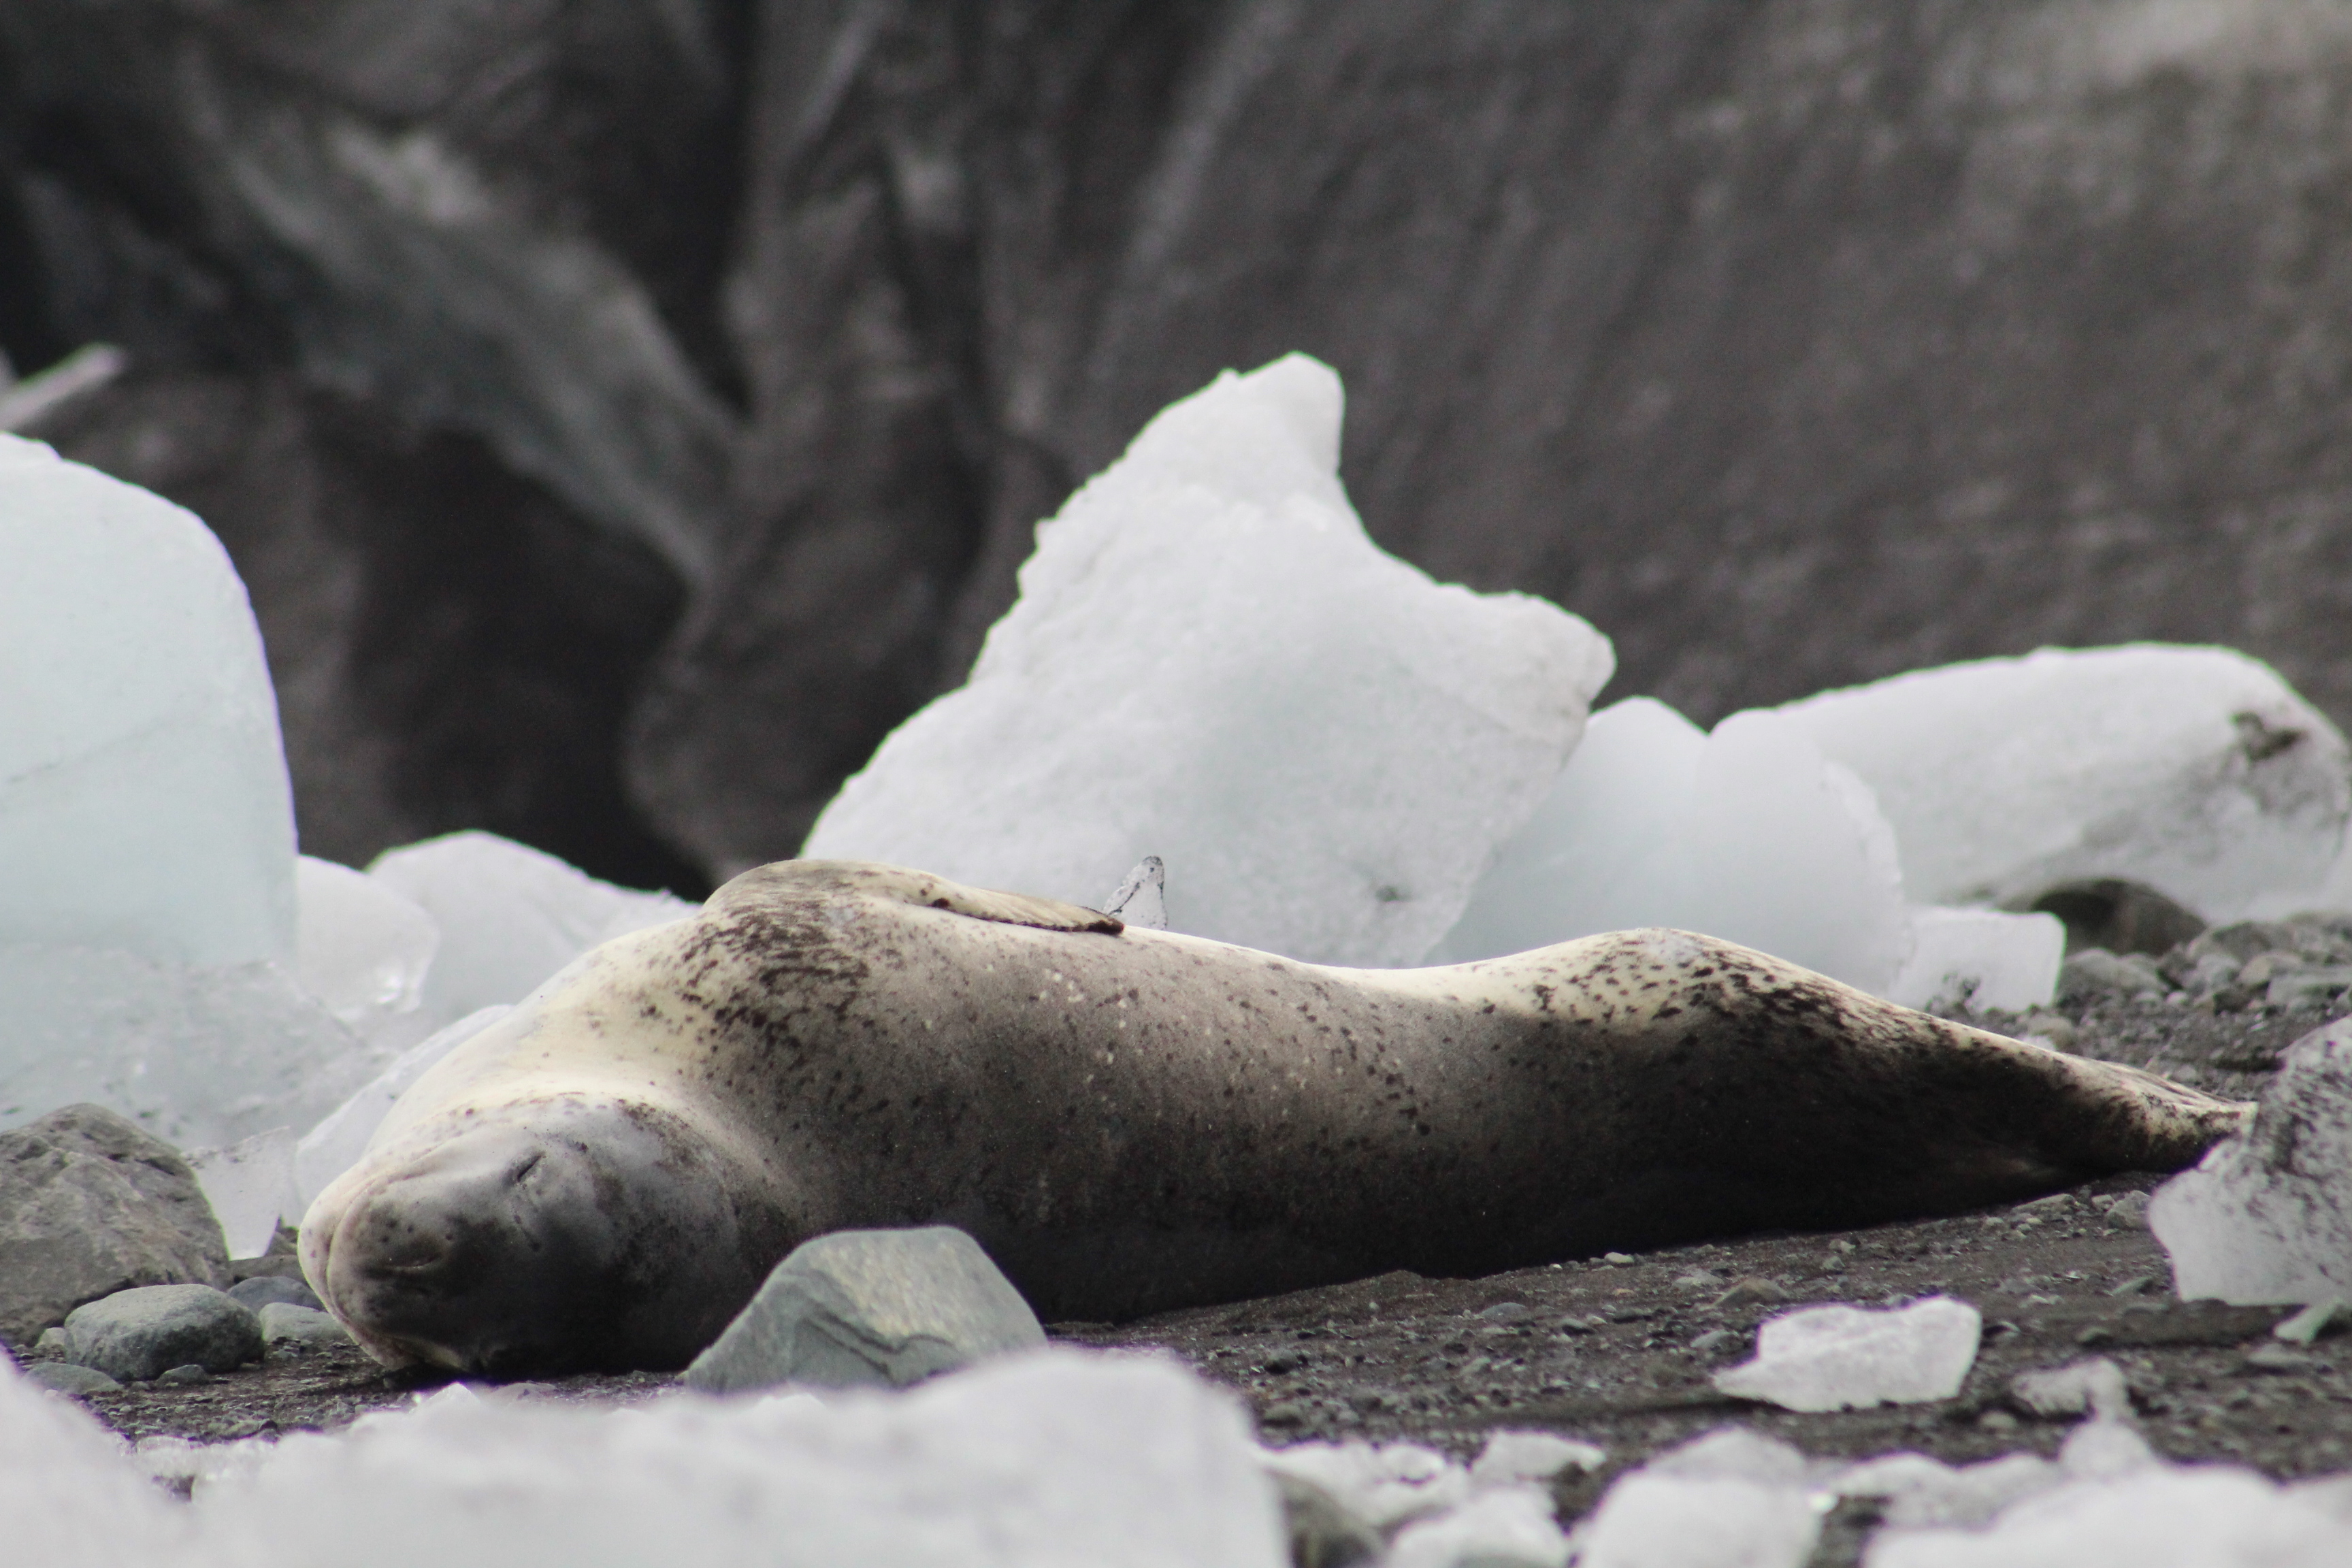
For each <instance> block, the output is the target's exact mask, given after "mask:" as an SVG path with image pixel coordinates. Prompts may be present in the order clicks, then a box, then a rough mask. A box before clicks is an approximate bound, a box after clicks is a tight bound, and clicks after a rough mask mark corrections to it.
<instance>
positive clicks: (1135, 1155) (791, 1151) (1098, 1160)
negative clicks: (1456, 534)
mask: <svg viewBox="0 0 2352 1568" xmlns="http://www.w3.org/2000/svg"><path fill="white" fill-rule="evenodd" d="M2250 1109H2251V1108H2249V1107H2245V1106H2240V1105H2234V1104H2231V1103H2228V1102H2225V1101H2221V1100H2214V1099H2211V1098H2209V1097H2207V1096H2205V1095H2203V1094H2200V1093H2198V1092H2196V1091H2195V1090H2192V1089H2186V1088H2183V1087H2181V1086H2179V1085H2177V1084H2173V1083H2170V1082H2168V1081H2167V1080H2165V1079H2160V1078H2158V1077H2155V1076H2153V1075H2151V1074H2148V1073H2145V1072H2140V1071H2137V1070H2135V1069H2132V1068H2125V1067H2117V1066H2111V1065H2109V1064H2106V1063H2103V1062H2095V1061H2089V1060H2084V1059H2080V1058H2072V1057H2067V1056H2063V1055H2061V1054H2059V1053H2058V1052H2056V1051H2053V1050H2049V1049H2045V1048H2043V1047H2040V1046H2038V1045H2034V1044H2032V1043H2021V1042H2019V1041H2016V1040H2011V1039H2005V1038H2002V1037H1999V1036H1995V1035H1990V1034H1986V1033H1983V1032H1980V1031H1978V1030H1974V1029H1970V1028H1966V1027H1963V1026H1960V1025H1958V1024H1953V1023H1948V1022H1945V1021H1943V1020H1940V1019H1937V1018H1934V1017H1930V1016H1927V1015H1924V1014H1920V1013H1916V1012H1912V1011H1909V1010H1908V1009H1906V1008H1902V1007H1898V1006H1895V1005H1892V1004H1889V1003H1885V1002H1882V1001H1879V1000H1877V999H1876V998H1874V997H1871V996H1868V995H1865V994H1863V993H1861V992H1858V991H1854V990H1852V989H1850V988H1848V987H1846V986H1844V985H1842V984H1838V983H1836V982H1834V981H1832V980H1828V979H1825V978H1823V977H1822V976H1821V975H1818V974H1813V973H1810V972H1807V971H1805V970H1801V969H1798V968H1796V967H1794V966H1792V965H1790V964H1787V963H1781V962H1780V961H1779V960H1776V959H1773V958H1769V957H1767V956H1765V955H1764V954H1761V953H1758V952H1750V951H1748V950H1747V949H1744V948H1740V947H1738V946H1735V945H1733V944H1731V943H1728V942H1718V941H1715V940H1712V939H1710V938H1707V937H1703V936H1696V935H1693V934H1691V933H1688V932H1684V931H1664V930H1651V931H1623V932H1618V933H1614V934H1611V935H1606V936H1596V937H1590V938H1586V939H1583V940H1580V941H1576V942H1563V943H1560V944H1559V945H1557V946H1553V947H1548V948H1542V949H1538V950H1537V951H1534V952H1525V953H1520V954H1517V955H1516V956H1514V957H1508V958H1500V959H1491V960H1486V961H1483V962H1479V963H1463V964H1457V965H1452V966H1448V967H1443V968H1431V969H1419V970H1351V969H1337V968H1327V967H1321V966H1318V965H1316V964H1311V963H1297V962H1294V961H1292V960H1290V959H1286V958H1281V957H1277V956H1276V955H1274V954H1271V953H1265V952H1255V951H1252V950H1250V949H1246V948H1240V947H1233V946H1228V945H1226V944H1224V943H1221V942H1211V941H1207V940H1204V939H1202V938H1200V937H1193V936H1185V935H1181V934H1177V933H1173V932H1168V931H1148V930H1141V929H1138V928H1132V927H1123V926H1122V925H1121V924H1120V922H1119V921H1117V920H1116V919H1113V918H1112V917H1109V916H1106V915H1103V914H1099V913H1097V911H1095V910H1087V909H1081V908H1078V907H1076V906H1075V905H1070V904H1063V903H1057V902H1055V901H1053V900H1045V899H1034V898H1026V897H1022V896H1019V895H1013V894H1006V893H996V892H988V891H984V890H981V889H970V888H964V887H960V886H957V885H956V884H953V883H950V882H948V881H946V880H945V879H940V878H938V877H934V876H930V875H929V874H927V873H923V872H919V871H910V870H904V869H900V868H894V867H885V866H875V865H865V864H859V863H853V862H826V861H786V862H782V863H779V864H776V865H772V866H767V867H762V868H758V869H755V870H752V871H749V872H746V873H744V874H743V875H742V876H740V877H738V878H737V879H734V880H733V881H731V882H730V883H728V884H727V885H726V886H725V887H723V888H721V889H719V891H718V892H717V893H716V894H714V895H713V896H712V898H711V899H710V900H709V903H708V904H707V905H706V906H705V907H704V909H703V910H702V912H701V913H700V914H699V915H698V916H697V917H695V918H693V919H691V920H687V921H680V922H678V923H677V924H673V925H668V926H661V927H656V928H654V929H652V930H649V931H640V932H637V933H635V934H633V935H630V936H625V937H623V938H620V939H619V940H617V941H615V942H609V943H606V944H605V945H604V946H603V947H600V948H598V949H596V950H595V951H593V952H591V953H589V954H587V955H586V956H584V957H583V958H582V959H580V960H579V961H577V962H576V963H573V964H572V966H571V967H570V968H568V969H567V970H565V971H564V972H563V973H561V974H559V975H557V976H556V977H554V978H553V979H552V980H551V981H550V982H548V984H546V985H544V986H542V987H541V989H540V991H539V992H537V993H536V994H533V995H532V996H531V997H530V998H529V999H528V1000H527V1001H526V1002H525V1003H524V1004H523V1005H521V1006H520V1007H519V1008H517V1009H516V1011H515V1012H514V1013H513V1014H511V1015H509V1016H508V1017H507V1018H505V1019H504V1020H502V1021H501V1022H499V1024H497V1025H495V1026H492V1027H490V1028H489V1029H488V1030H487V1031H485V1032H484V1033H482V1034H481V1035H478V1036H477V1037H475V1038H473V1039H472V1040H470V1041H468V1042H467V1043H466V1044H464V1045H463V1046H461V1047H458V1048H457V1050H456V1051H455V1052H453V1053H452V1054H451V1055H450V1056H449V1057H448V1058H445V1059H444V1060H443V1061H442V1062H441V1063H440V1064H439V1065H438V1066H436V1068H433V1069H432V1070H431V1071H430V1072H428V1073H427V1074H426V1075H425V1077H424V1078H423V1079H420V1080H419V1081H418V1082H417V1083H416V1085H415V1087H414V1088H413V1089H410V1090H409V1092H408V1093H407V1094H406V1095H405V1096H404V1098H403V1099H402V1100H400V1101H399V1102H398V1103H397V1104H396V1105H395V1106H394V1109H393V1110H392V1112H391V1114H390V1115H389V1116H388V1117H387V1118H386V1120H385V1122H384V1124H383V1127H382V1128H381V1129H380V1130H379V1131H378V1132H377V1135H376V1138H375V1140H374V1142H373V1143H372V1144H371V1145H370V1147H369V1150H368V1152H367V1153H366V1154H365V1155H364V1156H363V1157H362V1160H361V1162H360V1163H359V1164H358V1165H356V1166H355V1167H354V1168H353V1169H352V1170H351V1171H349V1172H347V1173H345V1174H344V1175H343V1176H342V1177H341V1178H340V1179H339V1180H337V1181H336V1182H335V1183H334V1184H331V1186H330V1187H329V1188H328V1189H327V1190H326V1191H325V1192H323V1193H322V1194H320V1196H319V1198H318V1200H317V1202H316V1203H315V1204H314V1205H312V1206H311V1208H310V1213H309V1214H308V1215H306V1216H305V1218H304V1220H303V1224H302V1233H301V1234H302V1240H301V1249H302V1266H303V1270H304V1272H305V1273H306V1274H307V1275H308V1277H309V1279H310V1283H311V1285H312V1287H313V1288H314V1289H317V1291H318V1293H319V1295H320V1298H321V1299H322V1300H324V1301H325V1302H326V1303H327V1305H328V1307H329V1308H330V1310H332V1311H333V1312H334V1314H335V1315H336V1316H337V1317H338V1318H340V1319H341V1321H343V1323H344V1324H345V1325H346V1326H347V1327H349V1328H350V1330H351V1331H352V1333H353V1334H354V1336H356V1337H357V1338H358V1340H359V1341H360V1342H361V1343H362V1345H363V1346H365V1347H366V1348H367V1349H368V1350H369V1351H370V1352H372V1353H373V1354H374V1355H375V1356H376V1357H377V1358H378V1359H379V1360H382V1361H384V1362H387V1363H394V1364H397V1363H431V1364H436V1365H440V1366H445V1367H449V1368H454V1369H457V1370H460V1371H463V1372H467V1373H481V1374H487V1375H491V1376H499V1375H509V1376H511V1375H523V1374H530V1373H549V1372H556V1371H563V1370H571V1369H590V1368H605V1369H620V1368H630V1367H645V1368H665V1367H674V1366H677V1365H681V1364H683V1363H685V1362H686V1361H687V1360H688V1359H689V1358H691V1357H692V1356H693V1354H694V1353H695V1352H697V1351H698V1350H699V1349H700V1348H701V1347H702V1346H703V1345H704V1344H705V1343H707V1342H709V1340H710V1339H712V1338H713V1337H715V1336H716V1335H717V1333H718V1332H719V1330H720V1329H721V1328H722V1327H723V1326H724V1325H725V1324H726V1323H727V1321H729V1319H730V1316H731V1315H732V1314H733V1313H734V1312H735V1311H736V1310H737V1309H738V1308H739V1307H740V1306H741V1305H742V1303H743V1302H744V1301H745V1300H747V1299H748V1298H749V1297H750V1296H751V1293H752V1291H753V1290H754V1289H756V1288H757V1287H758V1286H759V1284H760V1283H761V1280H762V1279H764V1278H765V1277H766V1275H767V1273H768V1271H769V1269H770V1268H771V1267H772V1265H774V1264H775V1263H776V1262H777V1261H778V1260H779V1259H780V1258H782V1257H783V1256H784V1255H785V1254H786V1253H787V1252H788V1251H790V1250H791V1249H792V1248H793V1247H794V1246H796V1245H797V1244H798V1243H800V1242H801V1241H803V1240H804V1239H806V1238H808V1237H812V1236H815V1235H818V1234H821V1233H824V1232H826V1231H831V1230H836V1229H843V1228H848V1227H857V1226H916V1225H934V1224H945V1225H952V1226H960V1227H961V1228H962V1229H963V1230H965V1231H967V1232H969V1233H970V1234H971V1236H972V1237H975V1238H976V1239H977V1240H978V1241H979V1242H980V1243H981V1245H982V1247H985V1248H986V1249H987V1250H988V1252H989V1254H990V1256H992V1258H994V1259H995V1260H996V1262H997V1263H998V1265H999V1266H1000V1267H1001V1268H1003V1269H1004V1271H1005V1272H1006V1274H1007V1275H1009V1276H1010V1277H1011V1279H1013V1282H1014V1283H1015V1284H1016V1285H1017V1286H1018V1287H1019V1288H1020V1289H1021V1290H1022V1292H1023V1293H1024V1295H1025V1296H1027V1297H1028V1299H1029V1300H1030V1301H1031V1303H1032V1304H1033V1305H1034V1307H1035V1308H1036V1309H1037V1310H1038V1312H1039V1314H1040V1315H1041V1316H1042V1317H1044V1318H1045V1319H1046V1320H1047V1321H1053V1320H1055V1319H1068V1318H1085V1319H1093V1320H1118V1319H1124V1318H1128V1317H1132V1316H1136V1315H1139V1314H1143V1313H1148V1312H1152V1311H1158V1310H1165V1309H1169V1308H1174V1307H1180V1306H1186V1305H1192V1304H1197V1303H1205V1302H1212V1301H1218V1300H1239V1299H1243V1298H1246V1297H1251V1296H1258V1295H1265V1294H1268V1293H1272V1292H1276V1291H1282V1290H1287V1289H1297V1288H1301V1287H1305V1286H1308V1285H1313V1284H1318V1283H1322V1282H1327V1281H1331V1280H1337V1279H1350V1278H1357V1277H1361V1276H1364V1275H1369V1274H1373V1273H1378V1272H1381V1271H1383V1270H1386V1269H1391V1268H1410V1269H1413V1270H1416V1271H1418V1272H1421V1273H1423V1274H1432V1275H1451V1276H1467V1275H1477V1274H1484V1273H1489V1272H1493V1271H1495V1270H1498V1269H1502V1268H1512V1267H1517V1266H1523V1265H1527V1264H1530V1263H1536V1262H1541V1261H1549V1260H1555V1259H1560V1258H1570V1257H1575V1256H1580V1255H1589V1254H1591V1253H1595V1252H1598V1251H1601V1250H1602V1249H1605V1248H1617V1247H1624V1248H1632V1247H1648V1246H1656V1245H1661V1244H1664V1243H1669V1242H1674V1241H1678V1240H1686V1239H1693V1238H1697V1237H1706V1236H1719V1235H1727V1234H1732V1233H1736V1232H1739V1231H1742V1230H1748V1229H1753V1228H1758V1227H1765V1226H1770V1227H1791V1228H1832V1227H1844V1226H1859V1225H1865V1224H1870V1223H1873V1222H1876V1221H1882V1220H1886V1219H1891V1218H1895V1217H1900V1216H1913V1215H1930V1214H1938V1213H1951V1212H1955V1211H1958V1210H1962V1209H1967V1208H1970V1207H1974V1206H1978V1205H1985V1204H1990V1203H1995V1202H2000V1201H2007V1200H2013V1199H2016V1198H2019V1197H2021V1196H2025V1195H2028V1194H2036V1193H2041V1192H2045V1191H2050V1190H2053V1189H2055V1188H2057V1187H2060V1186H2063V1185H2066V1184H2072V1183H2074V1182H2076V1181H2079V1180H2081V1179H2084V1178H2085V1177H2088V1176H2091V1175H2093V1174H2095V1173H2105V1172H2112V1171H2117V1170H2126V1169H2140V1170H2158V1171H2168V1170H2174V1169H2178V1168H2179V1167H2181V1166H2184V1165H2187V1164H2189V1163H2193V1162H2194V1161H2195V1160H2196V1159H2197V1158H2198V1157H2199V1156H2200V1154H2201V1153H2202V1152H2204V1150H2205V1149H2206V1148H2207V1147H2208V1146H2210V1144H2212V1143H2213V1142H2216V1141H2218V1140H2219V1139H2220V1138H2221V1137H2222V1136H2223V1135H2225V1134H2227V1133H2229V1132H2231V1131H2235V1130H2236V1129H2237V1128H2238V1127H2239V1126H2240V1125H2241V1123H2242V1121H2243V1120H2244V1119H2245V1117H2246V1116H2247V1115H2248V1114H2249V1111H2250Z"/></svg>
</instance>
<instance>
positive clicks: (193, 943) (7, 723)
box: [0, 435, 294, 964]
mask: <svg viewBox="0 0 2352 1568" xmlns="http://www.w3.org/2000/svg"><path fill="white" fill-rule="evenodd" d="M0 562H5V563H6V569H5V571H0V942H38V943H46V944H53V945H62V946H79V947H90V948H120V949H122V950H124V951H126V952H135V953H138V954H140V955H142V956H143V957H146V958H149V959H153V960H156V961H158V962H163V963H221V964H226V963H249V962H253V961H257V960H263V959H269V960H289V959H291V958H292V956H293V946H294V811H293V804H292V797H291V795H290V794H289V789H288V785H287V780H286V760H285V755H284V752H283V750H282V749H281V747H280V746H279V743H278V702H277V698H276V695H275V693H274V692H273V691H272V689H271V688H270V684H269V673H268V668H267V667H266V666H265V665H264V663H263V660H262V653H261V635H260V633H259V631H258V630H257V628H256V627H255V626H254V620H253V611H252V609H251V607H250V605H248V604H247V601H246V595H245V587H244V584H241V583H239V582H238V581H237V577H236V571H235V570H234V569H233V568H232V567H231V566H230V565H229V560H228V556H227V554H226V552H224V551H223V550H222V549H221V546H220V542H219V541H218V540H216V539H215V538H214V537H213V536H212V534H211V532H210V531H208V530H206V529H205V525H204V524H203V523H201V522H199V521H196V519H195V518H194V517H193V516H191V515H190V514H189V513H187V512H185V511H184V510H181V509H180V508H178V507H176V506H173V504H172V503H171V502H169V501H166V500H163V499H162V498H161V497H159V496H154V495H151V494H149V493H148V492H147V491H145V490H142V489H137V488H136V487H134V486H131V485H126V484H123V483H121V481H120V480H117V479H109V478H108V477H107V476H105V475H104V474H101V473H100V472H98V471H97V470H96V469H94V468H84V467H82V466H81V465H80V464H79V463H68V462H64V461H62V460H60V459H59V458H58V456H57V455H56V454H55V453H54V452H52V451H50V450H49V448H48V447H44V446H42V445H40V444H39V443H37V442H33V441H26V440H24V439H21V438H20V437H15V436H8V435H0Z"/></svg>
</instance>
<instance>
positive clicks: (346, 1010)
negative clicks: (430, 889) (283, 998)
mask: <svg viewBox="0 0 2352 1568" xmlns="http://www.w3.org/2000/svg"><path fill="white" fill-rule="evenodd" d="M294 887H295V891H296V894H297V900H298V905H299V910H300V919H299V922H298V923H297V925H296V927H295V938H294V973H295V977H296V978H297V979H299V981H301V983H302V988H303V989H304V990H306V991H308V992H310V994H311V995H313V996H316V997H317V998H318V999H319V1000H320V1002H322V1003H324V1004H326V1007H327V1010H328V1011H329V1012H331V1013H332V1014H333V1015H334V1016H336V1017H338V1018H340V1019H341V1020H342V1021H343V1022H344V1023H345V1024H347V1025H349V1026H351V1027H352V1029H354V1030H356V1031H357V1032H359V1033H361V1034H362V1035H366V1036H369V1037H377V1036H378V1035H379V1034H380V1033H381V1032H383V1031H384V1030H385V1029H386V1028H387V1027H388V1026H394V1024H395V1021H396V1020H400V1019H403V1018H405V1017H406V1016H408V1015H410V1014H413V1013H415V1011H416V1005H417V1002H418V1000H419V999H420V998H421V997H422V995H423V994H424V989H425V972H426V970H427V969H428V968H429V967H430V966H431V964H432V963H433V953H434V950H435V949H436V948H437V947H439V946H440V945H441V928H440V927H439V926H437V925H435V924H434V923H433V917H432V916H431V915H428V914H426V913H425V911H424V910H421V909H419V908H417V907H416V906H415V904H413V903H411V902H410V901H409V900H406V899H404V898H402V897H401V896H400V895H399V894H398V893H396V892H394V891H393V890H392V889H390V888H389V887H387V886H385V885H384V884H383V882H381V881H379V880H377V879H375V878H373V877H370V876H367V875H365V874H364V873H362V872H359V871H354V870H352V868H350V867H348V866H338V865H336V864H335V863H334V862H333V861H331V860H318V859H313V858H311V857H310V856H308V855H305V856H303V857H301V858H299V860H297V861H296V862H295V865H294ZM401 1043H402V1044H406V1043H407V1042H406V1041H403V1042H401Z"/></svg>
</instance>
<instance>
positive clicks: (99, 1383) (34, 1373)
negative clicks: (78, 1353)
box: [25, 1361, 122, 1394]
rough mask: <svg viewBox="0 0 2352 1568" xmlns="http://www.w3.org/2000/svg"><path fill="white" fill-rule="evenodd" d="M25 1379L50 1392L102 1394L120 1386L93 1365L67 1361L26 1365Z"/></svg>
mask: <svg viewBox="0 0 2352 1568" xmlns="http://www.w3.org/2000/svg"><path fill="white" fill-rule="evenodd" d="M25 1381H26V1383H29V1384H33V1386H35V1387H36V1388H46V1389H47V1390H48V1391H49V1392H50V1393H52V1394H104V1393H108V1392H110V1391H111V1390H115V1389H119V1388H121V1386H122V1385H121V1384H119V1383H117V1382H115V1381H114V1379H112V1378H110V1377H109V1376H107V1375H106V1373H102V1372H100V1371H99V1370H98V1369H97V1368H96V1367H94V1366H77V1365H75V1364H74V1363H72V1362H69V1361H53V1362H44V1363H41V1364H40V1365H38V1366H28V1367H26V1369H25Z"/></svg>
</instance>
